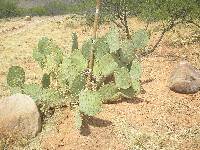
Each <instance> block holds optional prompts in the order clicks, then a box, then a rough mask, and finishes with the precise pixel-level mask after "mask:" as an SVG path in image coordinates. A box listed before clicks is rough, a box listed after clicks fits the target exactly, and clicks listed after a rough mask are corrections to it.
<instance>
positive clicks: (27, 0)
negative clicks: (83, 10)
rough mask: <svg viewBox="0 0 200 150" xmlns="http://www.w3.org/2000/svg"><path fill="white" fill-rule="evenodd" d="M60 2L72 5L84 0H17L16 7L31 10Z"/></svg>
mask: <svg viewBox="0 0 200 150" xmlns="http://www.w3.org/2000/svg"><path fill="white" fill-rule="evenodd" d="M55 1H56V2H61V3H65V4H74V3H78V2H81V1H84V0H18V1H17V5H18V7H21V8H32V7H38V6H45V5H48V4H49V3H51V2H55Z"/></svg>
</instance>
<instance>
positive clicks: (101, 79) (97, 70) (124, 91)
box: [7, 28, 148, 127]
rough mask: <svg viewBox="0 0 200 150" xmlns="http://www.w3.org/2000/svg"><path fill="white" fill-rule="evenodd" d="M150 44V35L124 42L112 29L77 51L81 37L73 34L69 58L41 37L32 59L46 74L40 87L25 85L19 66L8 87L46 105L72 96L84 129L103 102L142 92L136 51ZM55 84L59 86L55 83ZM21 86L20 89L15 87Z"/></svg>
mask: <svg viewBox="0 0 200 150" xmlns="http://www.w3.org/2000/svg"><path fill="white" fill-rule="evenodd" d="M147 42H148V35H147V33H146V32H145V31H144V30H139V31H137V32H135V33H134V34H133V35H132V39H130V40H127V39H125V40H122V39H121V38H120V34H119V32H118V30H117V29H116V28H111V30H110V31H109V33H108V34H106V35H105V36H104V37H101V38H99V39H96V40H95V42H93V41H92V39H89V40H87V41H85V42H84V43H83V45H82V48H80V49H79V48H78V37H77V35H76V33H73V34H72V50H71V53H70V54H69V55H68V56H64V54H63V52H62V51H61V50H60V49H59V48H58V47H57V46H56V45H54V44H53V42H52V40H50V39H48V38H42V39H41V40H40V41H39V43H38V46H37V48H35V49H34V50H33V58H34V59H35V60H36V61H37V62H38V64H39V65H40V66H41V68H42V69H43V71H44V75H43V77H42V79H41V86H40V85H37V84H24V82H25V73H24V71H23V69H22V68H20V67H18V66H16V67H12V68H10V69H9V73H8V76H7V82H8V85H9V86H11V87H15V91H21V92H23V93H25V94H28V95H30V96H31V97H33V98H34V99H35V100H43V101H46V102H47V103H51V102H54V101H56V100H59V99H64V98H66V97H65V96H66V94H70V95H71V96H72V97H73V99H75V100H76V102H77V104H78V105H77V109H76V110H77V111H76V119H77V123H78V125H77V126H78V127H81V124H82V121H81V116H82V115H83V114H85V115H88V116H93V115H95V114H97V113H98V112H100V111H101V105H102V103H106V102H109V101H113V100H116V99H117V98H118V97H119V96H124V97H128V98H132V97H134V96H135V95H136V94H137V93H139V92H140V76H141V67H140V63H139V62H138V60H137V59H136V56H135V51H136V50H137V49H142V48H144V47H145V46H146V44H147ZM92 47H93V48H94V67H93V71H92V80H93V84H94V85H95V86H94V87H95V89H93V90H89V89H87V88H86V78H87V71H88V69H87V67H88V59H89V51H90V49H91V48H92ZM54 81H55V82H56V83H57V84H56V86H55V85H54V84H52V82H54ZM16 87H19V88H16Z"/></svg>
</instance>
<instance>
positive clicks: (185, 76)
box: [169, 60, 200, 94]
mask: <svg viewBox="0 0 200 150" xmlns="http://www.w3.org/2000/svg"><path fill="white" fill-rule="evenodd" d="M169 88H170V89H171V90H172V91H174V92H177V93H183V94H193V93H196V92H198V91H199V90H200V70H198V69H197V68H195V67H193V66H192V65H191V64H190V63H189V62H188V61H186V60H184V61H180V62H179V64H178V65H177V66H176V67H175V68H174V70H173V71H172V74H171V76H170V79H169Z"/></svg>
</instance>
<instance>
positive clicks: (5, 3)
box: [0, 0, 19, 18]
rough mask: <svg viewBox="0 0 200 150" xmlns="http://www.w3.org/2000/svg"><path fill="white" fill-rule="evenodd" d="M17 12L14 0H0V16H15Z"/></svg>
mask: <svg viewBox="0 0 200 150" xmlns="http://www.w3.org/2000/svg"><path fill="white" fill-rule="evenodd" d="M18 13H19V12H18V9H17V5H16V2H15V1H10V0H0V18H7V17H15V16H17V15H18Z"/></svg>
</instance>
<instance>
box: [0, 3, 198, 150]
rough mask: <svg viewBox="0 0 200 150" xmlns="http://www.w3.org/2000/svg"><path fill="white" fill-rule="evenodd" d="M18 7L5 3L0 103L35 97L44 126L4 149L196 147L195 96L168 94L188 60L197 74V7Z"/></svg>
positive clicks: (5, 143)
mask: <svg viewBox="0 0 200 150" xmlns="http://www.w3.org/2000/svg"><path fill="white" fill-rule="evenodd" d="M1 4H2V5H1ZM17 4H18V3H17V1H7V0H2V1H0V18H2V19H1V21H0V27H1V28H2V29H1V30H0V32H1V33H2V37H1V38H0V40H1V44H0V48H1V49H0V51H2V58H1V59H2V61H1V66H2V69H1V70H0V73H1V74H0V76H2V78H1V85H0V89H1V91H0V96H1V97H5V96H8V95H13V94H16V93H22V94H26V95H28V96H30V97H31V98H32V99H33V100H34V101H35V103H36V105H37V107H38V109H39V111H40V115H41V117H42V125H43V129H42V132H41V133H39V134H38V136H37V137H35V138H33V139H25V140H24V139H23V140H21V141H20V142H19V141H18V142H16V143H15V144H14V145H13V143H12V142H13V140H9V139H2V140H0V141H1V142H0V148H1V149H7V148H8V149H9V148H13V146H14V148H15V147H17V148H21V149H62V148H64V149H144V150H145V149H150V150H151V149H152V150H153V149H199V148H200V145H199V142H200V139H199V136H200V130H199V125H200V119H199V117H198V114H199V113H198V112H199V111H200V110H199V109H200V107H199V106H200V105H199V104H200V102H199V100H200V95H199V92H197V93H195V94H189V95H186V94H185V95H184V94H178V93H174V92H173V91H170V89H169V88H168V87H167V86H168V85H167V80H168V78H169V76H170V72H171V70H172V68H173V66H174V65H175V64H176V63H177V62H178V61H179V60H181V59H182V58H183V57H184V58H187V60H188V61H190V62H191V63H192V64H193V65H195V66H196V67H197V68H198V67H200V61H199V55H200V52H199V48H200V42H199V36H200V34H199V33H200V31H199V30H200V28H199V26H200V25H199V17H200V11H199V10H200V4H199V1H197V0H190V1H189V0H182V1H181V0H174V1H156V0H152V1H143V0H136V1H130V0H108V1H104V0H102V1H101V0H97V1H96V2H95V1H90V0H88V1H80V2H77V3H74V4H68V5H67V4H66V5H64V3H63V2H62V1H51V2H49V3H48V4H47V5H43V6H36V7H32V8H22V7H19V6H18V5H17ZM95 12H96V13H95ZM27 15H28V16H31V20H29V21H26V20H25V19H24V16H27ZM31 31H32V32H31ZM12 44H13V47H12ZM50 131H51V132H50ZM108 135H110V137H107V136H108ZM52 138H56V140H53V141H52ZM87 138H89V141H88V140H87Z"/></svg>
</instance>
